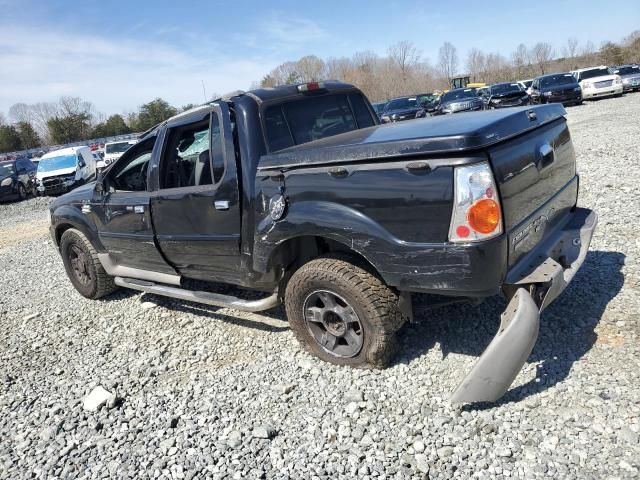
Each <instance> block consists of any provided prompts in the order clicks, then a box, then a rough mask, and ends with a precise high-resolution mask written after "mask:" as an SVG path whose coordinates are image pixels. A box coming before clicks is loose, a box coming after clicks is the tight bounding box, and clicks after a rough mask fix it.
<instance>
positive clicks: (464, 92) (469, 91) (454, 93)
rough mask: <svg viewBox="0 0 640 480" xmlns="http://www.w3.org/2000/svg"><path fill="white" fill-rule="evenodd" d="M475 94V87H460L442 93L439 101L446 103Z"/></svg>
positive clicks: (474, 95) (471, 96)
mask: <svg viewBox="0 0 640 480" xmlns="http://www.w3.org/2000/svg"><path fill="white" fill-rule="evenodd" d="M476 96H477V94H476V89H475V88H460V89H458V90H451V91H450V92H447V93H445V94H444V95H442V97H440V102H441V103H446V102H450V101H452V100H462V99H463V98H474V97H476Z"/></svg>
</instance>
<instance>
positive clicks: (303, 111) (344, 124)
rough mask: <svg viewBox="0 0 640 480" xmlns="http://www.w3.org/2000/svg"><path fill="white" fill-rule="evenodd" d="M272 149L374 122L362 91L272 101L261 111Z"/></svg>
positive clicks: (286, 146)
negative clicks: (272, 103)
mask: <svg viewBox="0 0 640 480" xmlns="http://www.w3.org/2000/svg"><path fill="white" fill-rule="evenodd" d="M264 123H265V130H266V134H267V142H268V144H269V150H271V151H272V152H274V151H278V150H282V149H284V148H288V147H291V146H293V145H300V144H302V143H307V142H312V141H314V140H319V139H321V138H325V137H330V136H333V135H338V134H340V133H345V132H349V131H351V130H356V129H358V128H364V127H370V126H372V125H374V121H373V118H372V115H371V112H370V111H369V109H368V108H367V106H366V103H365V101H364V99H363V98H362V95H359V94H349V95H344V94H340V95H323V96H319V97H308V98H304V99H302V100H295V101H292V102H288V103H284V104H281V105H274V106H272V107H269V108H267V109H266V111H265V115H264Z"/></svg>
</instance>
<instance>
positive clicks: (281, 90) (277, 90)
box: [139, 80, 357, 140]
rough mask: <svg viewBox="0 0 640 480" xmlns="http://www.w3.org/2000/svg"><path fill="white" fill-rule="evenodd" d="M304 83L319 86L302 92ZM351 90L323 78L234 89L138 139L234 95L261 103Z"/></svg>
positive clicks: (226, 100)
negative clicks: (317, 80)
mask: <svg viewBox="0 0 640 480" xmlns="http://www.w3.org/2000/svg"><path fill="white" fill-rule="evenodd" d="M304 85H319V86H320V87H321V88H319V89H318V88H316V89H314V91H311V92H302V91H300V89H299V87H301V86H304ZM353 90H357V88H356V87H355V86H353V85H352V84H350V83H346V82H340V81H338V80H323V81H321V82H302V83H292V84H288V85H277V86H275V87H264V88H256V89H253V90H249V91H247V92H245V91H242V90H236V91H233V92H230V93H227V94H226V95H222V96H221V97H219V98H216V99H214V100H212V101H210V102H207V103H205V104H203V105H199V106H197V107H194V108H192V109H190V110H186V111H184V112H180V113H179V114H177V115H174V116H173V117H171V118H168V119H167V120H165V121H163V122H161V123H159V124H157V125H155V126H153V127H151V128H150V129H149V130H147V131H146V132H144V133H143V134H142V135H140V137H139V140H143V139H145V138H147V137H148V136H150V135H152V134H153V133H154V132H155V131H156V130H157V129H158V127H160V126H161V125H164V124H165V123H167V122H170V121H173V120H175V119H176V118H181V117H185V116H187V115H191V114H193V113H198V112H203V113H205V112H207V111H208V110H211V107H212V104H213V103H215V102H220V101H223V102H228V101H230V100H232V99H233V98H234V97H240V96H243V95H246V96H249V97H251V98H253V99H254V100H255V101H256V102H258V103H263V102H269V101H272V100H284V99H286V98H293V97H297V96H300V95H305V94H311V95H313V94H315V91H318V92H325V91H331V92H348V91H353Z"/></svg>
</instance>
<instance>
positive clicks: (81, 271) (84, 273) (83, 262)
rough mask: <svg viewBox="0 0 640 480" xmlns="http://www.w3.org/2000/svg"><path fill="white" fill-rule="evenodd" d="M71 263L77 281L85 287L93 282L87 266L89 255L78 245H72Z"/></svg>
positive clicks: (70, 251)
mask: <svg viewBox="0 0 640 480" xmlns="http://www.w3.org/2000/svg"><path fill="white" fill-rule="evenodd" d="M69 263H71V269H72V270H73V274H74V276H75V277H76V279H77V280H78V281H79V282H80V283H82V284H83V285H87V284H88V283H89V282H90V281H91V276H90V275H89V269H88V265H87V254H86V253H85V252H84V251H83V250H82V249H81V248H80V247H78V246H77V245H71V248H70V249H69Z"/></svg>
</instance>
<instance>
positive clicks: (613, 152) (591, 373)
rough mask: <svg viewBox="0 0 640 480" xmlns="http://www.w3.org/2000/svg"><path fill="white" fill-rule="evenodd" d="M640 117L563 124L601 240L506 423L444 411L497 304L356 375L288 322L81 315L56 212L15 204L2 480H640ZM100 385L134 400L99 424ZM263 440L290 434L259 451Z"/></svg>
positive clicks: (576, 115) (97, 310) (484, 338)
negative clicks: (58, 244)
mask: <svg viewBox="0 0 640 480" xmlns="http://www.w3.org/2000/svg"><path fill="white" fill-rule="evenodd" d="M638 111H640V94H632V95H625V96H624V97H622V98H614V99H606V100H601V101H597V102H588V103H586V104H585V105H584V106H580V107H570V108H568V109H567V112H568V113H567V116H568V121H569V124H570V127H571V134H572V138H573V141H574V145H575V151H576V155H577V162H578V170H579V172H580V175H581V176H580V187H581V191H580V196H579V204H580V205H584V206H588V207H591V208H594V209H596V210H597V212H598V214H599V226H598V229H597V230H596V233H595V236H594V239H593V242H592V248H591V251H590V252H589V254H588V255H587V259H586V261H585V264H584V265H583V267H582V269H581V270H580V272H578V274H577V275H576V277H575V279H574V281H573V282H572V284H571V286H570V287H569V288H568V289H567V290H566V291H565V292H564V293H563V294H562V296H561V297H560V298H559V300H558V301H557V302H556V303H554V304H553V305H551V306H550V307H549V308H548V309H546V310H545V312H544V313H543V315H542V322H541V329H540V335H539V338H538V342H537V343H536V346H535V348H534V350H533V352H532V354H531V356H530V358H529V359H528V362H527V364H526V365H525V367H524V369H523V371H522V372H521V373H520V374H519V375H518V377H517V378H516V380H515V382H514V384H513V387H512V389H511V391H510V392H509V393H508V394H507V395H506V396H505V398H504V399H503V400H502V401H501V402H499V403H498V404H497V405H492V406H488V405H479V406H463V407H460V406H454V405H451V404H450V403H449V402H448V401H447V398H448V395H449V393H450V392H451V391H452V390H453V389H454V388H455V386H456V385H457V384H458V382H459V381H460V379H461V378H462V377H463V376H464V375H465V373H466V372H467V371H468V370H469V369H470V368H471V366H472V365H473V363H474V361H475V360H476V359H477V357H478V356H479V355H480V353H481V352H482V349H483V348H484V347H485V346H486V345H487V344H488V343H489V341H490V339H491V338H492V337H493V335H494V334H495V332H496V331H497V328H498V324H499V316H500V313H501V311H502V309H503V308H504V302H503V301H502V300H501V299H498V298H496V299H488V300H487V301H485V302H483V303H482V304H481V305H476V306H474V305H469V304H459V305H450V306H446V307H440V308H437V309H434V310H426V309H423V310H420V311H419V312H418V313H417V314H416V319H417V320H418V321H419V323H416V324H412V325H407V326H405V327H404V328H403V330H402V331H401V332H400V339H399V341H400V346H401V349H400V350H401V353H400V355H399V356H398V358H397V361H396V362H395V363H394V364H393V365H392V366H391V367H390V368H388V369H385V370H361V369H351V368H341V367H337V366H334V365H329V364H326V363H322V362H320V361H319V360H317V359H315V358H313V357H311V356H310V355H308V354H307V353H305V352H304V351H303V350H302V349H301V348H300V347H299V346H298V344H297V342H296V341H295V339H294V337H293V335H292V333H291V332H290V331H289V330H288V328H287V323H286V322H285V321H284V312H283V310H282V309H277V310H274V311H270V312H266V313H265V314H256V313H242V312H237V311H233V310H230V309H224V308H215V307H206V306H200V305H193V304H188V303H186V302H181V301H177V300H171V299H165V298H159V297H154V296H153V295H142V294H138V293H136V292H132V291H124V290H120V291H118V292H116V293H114V294H113V295H111V296H110V297H108V298H107V299H104V300H100V301H89V300H86V299H84V298H83V297H82V296H80V295H79V294H78V293H77V292H76V291H75V290H74V289H73V287H72V285H71V283H70V282H69V280H68V279H67V278H66V275H65V273H64V268H63V266H62V262H61V260H60V258H59V255H58V254H57V252H56V251H55V248H54V247H53V246H52V244H51V241H50V239H49V236H48V231H47V224H46V221H47V215H46V207H47V205H48V202H49V199H46V198H38V199H30V200H27V201H24V202H20V203H18V202H12V203H7V204H0V331H1V332H2V341H1V342H0V412H2V414H1V415H0V479H2V480H5V479H7V480H9V479H11V480H14V479H21V478H33V477H35V478H86V479H94V478H118V479H120V478H140V477H144V478H185V479H188V478H211V479H220V480H222V479H224V480H226V479H231V478H269V479H277V480H280V479H286V478H292V479H318V480H320V479H326V478H332V479H334V478H335V479H338V480H340V479H352V478H369V479H373V478H375V479H382V478H385V479H389V480H390V479H404V478H414V479H419V478H426V477H427V476H428V478H432V479H449V478H460V479H463V478H480V479H493V478H524V479H542V478H567V479H583V478H586V479H595V478H610V479H613V478H619V479H623V480H625V479H631V478H637V477H638V474H639V473H638V472H639V470H640V461H639V460H638V459H640V445H639V443H638V434H639V432H640V404H639V403H638V398H640V386H639V385H640V384H639V382H638V372H639V371H640V340H639V335H640V323H639V322H638V318H640V295H639V294H640V239H639V238H638V236H637V234H636V230H637V225H638V222H639V217H638V211H639V207H638V205H640V160H639V159H640V149H639V147H638V139H639V138H640V124H639V123H638V122H637V115H638V113H637V112H638ZM221 291H223V292H224V293H230V294H233V293H235V290H234V289H231V288H229V287H221ZM420 301H424V299H422V300H421V298H420V297H418V298H416V302H420ZM144 302H149V303H151V304H153V305H154V306H153V307H152V308H149V309H145V308H144V307H143V303H144ZM35 313H39V314H40V315H39V316H38V317H34V316H33V315H34V314H35ZM98 386H102V387H103V388H104V389H105V390H107V391H109V392H110V393H116V392H117V396H118V397H121V401H116V402H115V403H114V404H113V408H100V409H99V410H97V411H95V412H87V411H85V410H84V409H83V399H84V398H85V396H86V395H87V393H88V392H90V391H91V390H93V389H94V388H96V387H98ZM291 386H295V388H293V389H290V387H291ZM266 426H272V427H273V428H275V429H277V435H276V436H273V437H271V438H270V439H269V440H267V439H265V438H262V437H263V436H261V438H256V436H255V435H254V433H255V430H258V429H259V427H266ZM254 429H255V430H254ZM258 433H260V432H258ZM262 433H263V432H262ZM507 450H508V451H509V452H511V453H510V456H506V455H505V456H503V454H506V451H507Z"/></svg>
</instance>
